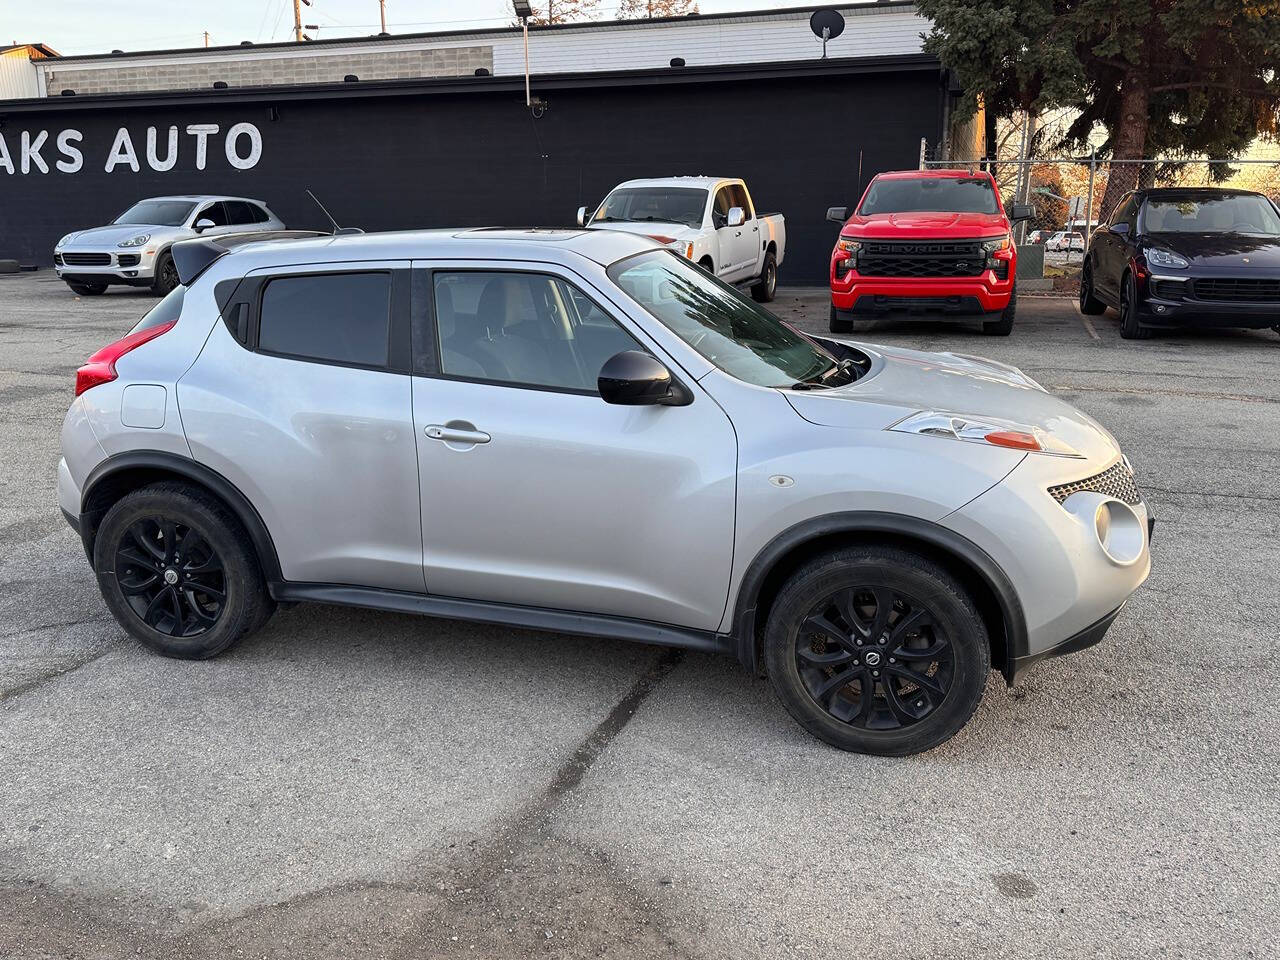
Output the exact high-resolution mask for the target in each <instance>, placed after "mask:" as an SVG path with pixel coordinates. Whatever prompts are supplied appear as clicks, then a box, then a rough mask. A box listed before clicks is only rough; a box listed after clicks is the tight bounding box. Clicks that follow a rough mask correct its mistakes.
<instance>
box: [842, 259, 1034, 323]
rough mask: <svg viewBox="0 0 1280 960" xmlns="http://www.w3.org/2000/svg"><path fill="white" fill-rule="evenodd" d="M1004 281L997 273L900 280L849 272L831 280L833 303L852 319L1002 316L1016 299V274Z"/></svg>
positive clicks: (1011, 273)
mask: <svg viewBox="0 0 1280 960" xmlns="http://www.w3.org/2000/svg"><path fill="white" fill-rule="evenodd" d="M1009 273H1010V276H1009V279H1007V280H1001V279H1000V278H999V277H997V276H996V272H995V271H994V270H986V271H983V273H981V274H980V275H978V276H976V277H956V278H945V279H943V278H939V279H898V278H892V277H881V278H877V277H864V276H861V275H860V274H858V273H857V272H850V273H848V274H846V275H845V276H844V277H836V276H834V275H833V276H832V277H831V303H832V306H834V307H835V308H836V311H837V312H839V313H843V314H847V315H848V317H849V318H852V317H855V316H859V317H865V316H869V315H877V314H891V313H906V314H920V315H924V314H931V313H936V314H939V315H943V316H946V315H955V316H969V317H973V316H982V315H985V314H990V313H999V312H1001V311H1002V310H1004V308H1005V307H1007V306H1008V305H1009V298H1010V297H1011V296H1012V295H1013V284H1014V281H1013V271H1012V270H1010V272H1009Z"/></svg>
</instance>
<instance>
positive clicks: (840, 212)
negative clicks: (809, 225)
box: [827, 207, 849, 223]
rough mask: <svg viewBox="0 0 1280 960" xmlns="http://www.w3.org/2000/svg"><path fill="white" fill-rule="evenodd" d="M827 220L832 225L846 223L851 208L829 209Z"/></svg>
mask: <svg viewBox="0 0 1280 960" xmlns="http://www.w3.org/2000/svg"><path fill="white" fill-rule="evenodd" d="M827 219H828V220H830V221H831V222H832V223H844V222H845V221H846V220H848V219H849V208H848V207H827Z"/></svg>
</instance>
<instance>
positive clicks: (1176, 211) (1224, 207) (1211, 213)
mask: <svg viewBox="0 0 1280 960" xmlns="http://www.w3.org/2000/svg"><path fill="white" fill-rule="evenodd" d="M1142 216H1143V228H1144V230H1145V231H1146V232H1147V233H1249V234H1261V235H1263V236H1272V237H1274V236H1280V214H1277V213H1276V208H1275V207H1273V206H1272V205H1271V203H1270V202H1269V201H1268V200H1267V198H1266V197H1262V196H1258V195H1257V194H1250V193H1237V194H1222V195H1219V196H1213V195H1206V194H1199V195H1194V194H1188V195H1187V196H1185V197H1178V196H1167V197H1158V198H1157V197H1149V198H1148V199H1147V205H1146V208H1145V210H1144V211H1143V215H1142Z"/></svg>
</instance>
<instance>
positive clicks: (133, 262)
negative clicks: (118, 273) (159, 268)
mask: <svg viewBox="0 0 1280 960" xmlns="http://www.w3.org/2000/svg"><path fill="white" fill-rule="evenodd" d="M117 259H119V261H120V266H122V267H136V266H137V265H138V262H139V261H140V260H141V259H142V256H141V254H137V253H122V254H120V256H119V257H118V258H117Z"/></svg>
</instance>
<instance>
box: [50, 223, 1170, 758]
mask: <svg viewBox="0 0 1280 960" xmlns="http://www.w3.org/2000/svg"><path fill="white" fill-rule="evenodd" d="M244 239H245V238H239V240H227V239H219V240H209V239H195V240H189V241H185V242H182V243H179V244H177V245H175V246H174V248H173V255H174V261H175V265H176V268H177V271H178V273H179V275H180V279H181V285H180V286H179V287H177V288H176V289H175V290H174V291H173V292H172V293H170V294H169V295H168V296H167V297H166V298H165V299H164V300H162V301H161V302H160V303H159V304H157V305H156V306H155V307H154V308H153V309H152V310H151V312H150V313H148V314H147V315H146V316H145V317H144V318H143V319H142V320H141V321H140V322H139V323H138V325H137V326H136V327H135V328H134V329H133V330H132V331H131V332H130V333H129V334H128V335H127V336H125V337H124V338H123V339H122V340H119V341H117V342H116V343H113V344H111V345H109V346H107V347H104V348H103V349H102V350H101V351H99V352H98V353H96V354H94V356H92V357H91V358H89V360H88V362H87V363H86V364H85V365H84V366H83V367H81V368H80V370H79V372H78V374H77V378H76V398H75V400H74V402H73V403H72V405H71V409H70V410H69V411H68V413H67V418H66V423H65V425H64V427H63V435H62V448H63V455H64V456H63V460H62V462H61V463H60V464H59V468H58V489H59V498H60V501H61V507H62V511H63V513H64V514H65V515H66V518H67V520H68V522H69V523H70V524H71V525H72V526H73V527H74V528H75V529H76V530H77V531H78V532H79V534H80V536H81V538H82V539H83V541H84V547H85V551H86V553H87V554H88V556H89V559H90V562H91V563H92V564H93V569H94V572H95V574H96V576H97V579H98V583H99V586H100V588H101V590H102V595H103V598H104V599H105V600H106V603H107V606H108V607H109V608H110V609H111V611H112V613H113V614H114V615H115V617H116V618H117V619H118V620H119V622H120V624H121V625H122V626H123V627H124V628H125V630H127V631H128V632H129V633H131V634H132V635H133V636H135V637H136V638H138V639H139V640H141V641H142V642H143V643H144V644H145V645H147V646H148V647H150V648H151V649H153V650H155V651H157V652H160V653H163V654H166V655H168V656H173V657H185V658H192V659H196V658H204V657H211V656H214V655H215V654H218V653H221V652H222V651H224V650H226V649H227V648H228V647H230V646H231V645H232V644H233V643H235V642H236V641H237V640H239V639H241V638H242V637H244V636H246V635H247V634H250V633H252V632H254V631H255V630H257V629H258V628H259V627H261V626H262V625H263V624H264V623H266V621H267V619H268V618H269V617H270V616H271V614H272V612H273V611H274V610H275V608H276V605H277V604H279V603H294V602H299V601H313V602H320V603H331V604H351V605H357V606H364V607H374V608H379V609H385V610H395V611H401V612H418V613H422V614H427V615H430V616H433V617H444V618H460V619H468V620H476V621H483V622H488V623H495V624H503V625H510V626H517V627H526V628H533V629H539V630H549V631H556V632H561V633H573V634H587V635H593V636H600V637H610V638H618V639H626V640H638V641H641V642H645V643H654V644H666V645H674V646H681V647H689V648H694V649H700V650H715V651H720V652H723V653H728V654H731V655H733V656H736V657H737V658H738V659H739V660H740V661H741V662H742V663H743V665H744V666H745V667H746V668H747V669H749V670H751V671H755V672H760V673H763V674H765V675H767V676H768V677H769V679H770V681H771V682H772V684H773V687H774V689H775V690H776V691H777V694H778V697H779V699H781V701H782V703H783V705H784V706H785V707H786V708H787V710H788V711H789V712H790V713H791V715H792V716H793V717H795V719H796V720H797V721H799V722H800V723H801V724H802V725H803V726H804V727H805V728H806V729H808V730H809V731H810V732H811V733H812V734H814V735H815V736H817V737H819V738H820V739H822V740H824V741H826V742H827V743H830V744H833V745H835V746H837V747H841V748H844V749H848V750H858V751H864V752H868V753H877V754H888V755H902V754H909V753H915V752H918V751H921V750H927V749H929V748H931V747H933V746H936V745H937V744H939V743H942V742H943V741H944V740H946V739H947V738H948V737H950V736H952V735H953V734H954V733H955V732H956V731H957V730H959V729H960V728H961V727H962V726H963V725H964V724H965V723H966V721H967V720H968V719H969V717H970V716H972V714H973V712H974V710H975V709H976V708H977V705H978V701H979V699H980V697H981V696H982V692H983V688H984V686H985V684H986V681H987V675H988V672H989V671H990V670H992V669H996V670H999V671H1000V672H1001V673H1002V674H1003V675H1004V677H1005V678H1006V679H1007V680H1008V682H1010V683H1012V682H1013V681H1014V679H1015V678H1016V677H1017V676H1018V675H1019V674H1021V673H1022V672H1023V671H1024V670H1025V669H1026V668H1027V667H1029V666H1030V665H1031V664H1032V663H1034V662H1035V661H1037V660H1039V659H1042V658H1045V657H1053V656H1058V655H1061V654H1064V653H1069V652H1072V651H1075V650H1079V649H1082V648H1084V647H1087V646H1089V645H1090V644H1094V643H1097V642H1098V641H1099V640H1100V639H1101V638H1102V636H1103V634H1104V633H1105V632H1106V630H1107V628H1108V627H1109V626H1110V624H1111V622H1112V620H1114V619H1115V617H1116V615H1117V614H1118V613H1119V611H1120V610H1121V608H1122V607H1123V606H1124V604H1125V602H1126V601H1127V600H1128V598H1129V596H1130V595H1131V594H1132V593H1133V592H1134V591H1135V590H1136V589H1137V588H1138V586H1139V585H1140V584H1141V583H1142V582H1143V580H1144V579H1146V576H1147V574H1148V572H1149V569H1150V556H1149V553H1148V542H1149V539H1150V532H1151V525H1152V520H1151V518H1150V516H1149V515H1148V511H1147V508H1146V506H1145V505H1144V503H1143V501H1142V498H1141V496H1140V494H1139V492H1138V489H1137V487H1136V486H1135V484H1134V477H1133V470H1132V468H1131V467H1130V464H1129V462H1128V460H1127V459H1125V457H1124V456H1123V455H1122V454H1121V452H1120V448H1119V446H1118V445H1117V443H1116V440H1115V438H1114V437H1112V436H1111V434H1110V433H1108V432H1107V430H1106V429H1104V428H1103V427H1102V426H1101V425H1100V424H1098V423H1097V422H1096V421H1094V420H1093V419H1091V418H1090V417H1088V416H1086V415H1085V414H1083V413H1081V412H1080V411H1079V410H1077V409H1075V408H1074V407H1072V406H1071V405H1070V404H1068V403H1065V402H1063V401H1061V400H1058V399H1057V398H1055V397H1053V396H1050V395H1049V394H1048V393H1046V392H1045V391H1044V390H1043V389H1042V388H1041V387H1040V385H1039V384H1037V383H1036V382H1035V381H1034V380H1032V379H1031V378H1029V377H1027V376H1026V375H1025V374H1023V373H1021V372H1020V371H1019V370H1018V369H1016V368H1014V367H1010V366H1007V365H1005V364H1001V363H996V362H993V361H991V360H984V359H981V358H978V357H970V356H962V355H959V354H950V353H923V352H919V351H914V350H905V349H897V348H889V347H880V346H874V345H871V344H864V343H853V342H845V341H840V340H832V339H827V338H820V337H812V336H808V335H805V334H803V333H800V332H799V331H797V330H796V329H794V328H793V327H791V326H789V325H787V324H785V323H783V322H781V321H779V320H778V319H777V318H775V317H774V316H773V315H772V314H770V313H768V312H766V311H765V310H764V309H762V308H761V307H759V306H758V305H756V304H755V303H753V302H752V301H751V300H749V299H747V298H745V297H744V296H742V295H740V294H739V293H738V291H736V290H735V289H733V288H732V287H729V286H726V285H725V284H723V283H721V282H720V281H718V280H716V279H715V278H714V277H712V276H710V275H708V274H707V273H705V272H703V271H702V270H700V269H698V268H697V267H696V266H694V265H692V264H690V263H689V262H688V261H686V260H684V259H682V258H681V257H679V256H678V255H677V254H675V253H672V252H671V251H668V250H665V249H662V248H660V247H658V246H657V245H656V244H655V243H654V241H651V240H648V239H646V238H643V237H638V236H632V235H627V234H622V233H610V232H603V231H543V230H523V231H521V230H496V229H480V230H462V231H458V230H455V231H429V232H413V233H395V234H378V235H362V236H342V235H340V236H333V237H329V236H325V237H318V238H309V239H265V240H264V239H254V238H250V240H251V242H240V241H243V240H244ZM427 629H429V626H428V627H427Z"/></svg>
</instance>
